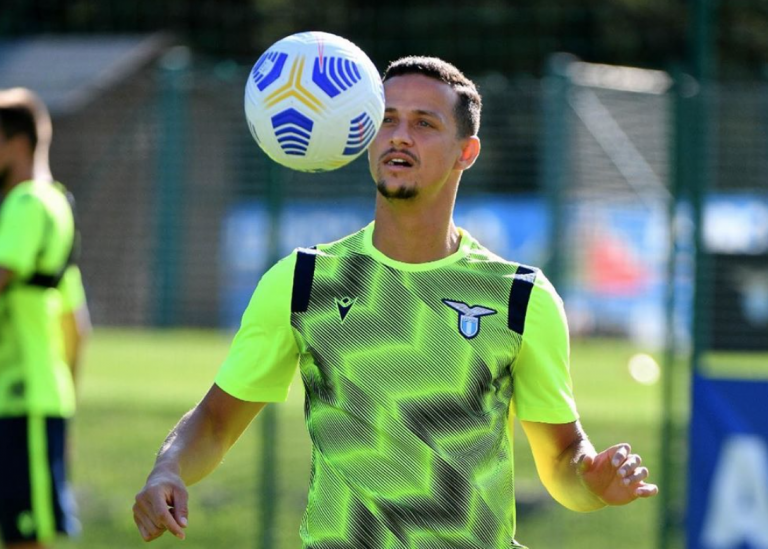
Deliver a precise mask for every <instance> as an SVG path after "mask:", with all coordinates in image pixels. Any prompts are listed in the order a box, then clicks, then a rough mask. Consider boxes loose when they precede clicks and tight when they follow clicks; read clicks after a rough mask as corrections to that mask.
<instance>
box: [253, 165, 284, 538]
mask: <svg viewBox="0 0 768 549" xmlns="http://www.w3.org/2000/svg"><path fill="white" fill-rule="evenodd" d="M283 170H285V168H283V167H281V166H279V165H278V164H277V163H275V162H270V166H269V180H268V182H267V196H266V202H267V216H268V218H269V244H268V247H267V250H268V253H267V257H268V265H267V268H268V269H269V268H270V267H272V265H274V264H275V263H276V262H277V261H278V259H280V255H281V253H282V250H281V247H280V234H281V232H280V221H281V218H282V210H283V198H284V191H283V179H284V176H283ZM259 421H260V423H261V472H260V473H261V474H260V478H261V501H260V502H259V508H260V509H261V515H260V517H259V525H260V530H261V531H260V544H259V546H258V547H259V549H262V548H264V549H266V548H272V547H274V546H275V545H274V541H275V518H276V516H277V513H276V511H277V507H278V504H279V499H280V494H279V491H278V486H277V476H278V473H279V471H278V469H279V467H278V459H277V445H278V442H279V441H278V432H277V431H278V429H277V424H278V409H277V406H274V405H267V406H266V407H265V408H264V409H263V410H262V412H261V414H259Z"/></svg>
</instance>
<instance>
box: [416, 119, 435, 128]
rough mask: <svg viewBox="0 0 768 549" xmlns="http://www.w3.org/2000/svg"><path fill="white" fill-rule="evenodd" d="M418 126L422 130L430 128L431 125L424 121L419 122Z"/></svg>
mask: <svg viewBox="0 0 768 549" xmlns="http://www.w3.org/2000/svg"><path fill="white" fill-rule="evenodd" d="M419 126H421V127H422V128H431V127H432V124H430V123H429V122H427V121H426V120H419Z"/></svg>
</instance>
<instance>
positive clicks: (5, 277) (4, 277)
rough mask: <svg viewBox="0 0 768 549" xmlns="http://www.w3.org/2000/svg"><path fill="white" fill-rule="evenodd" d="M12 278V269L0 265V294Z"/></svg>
mask: <svg viewBox="0 0 768 549" xmlns="http://www.w3.org/2000/svg"><path fill="white" fill-rule="evenodd" d="M12 279H13V271H9V270H8V269H6V268H5V267H0V294H1V293H3V291H4V290H5V289H6V288H7V287H8V284H10V283H11V280H12Z"/></svg>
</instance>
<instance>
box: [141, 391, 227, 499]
mask: <svg viewBox="0 0 768 549" xmlns="http://www.w3.org/2000/svg"><path fill="white" fill-rule="evenodd" d="M199 406H200V405H198V406H197V407H195V408H193V409H192V410H190V411H189V412H188V413H187V414H185V415H184V416H183V417H182V418H181V420H180V421H179V423H178V424H177V425H176V427H174V428H173V430H172V431H171V433H170V434H169V435H168V437H167V438H166V439H165V442H163V445H162V446H161V447H160V451H159V452H158V454H157V459H156V461H155V467H154V469H153V470H152V473H151V474H150V477H151V476H152V475H154V474H157V473H160V474H162V473H170V474H175V475H178V476H180V477H181V479H182V480H183V481H184V483H185V484H186V485H191V484H194V483H196V482H198V481H200V480H202V479H203V478H205V477H206V476H208V475H209V474H210V473H211V472H212V471H213V470H214V469H216V467H217V466H218V465H219V463H221V461H222V459H224V455H225V454H226V452H227V450H228V449H229V446H230V444H229V443H228V442H227V441H225V440H223V439H222V437H220V436H219V435H218V434H217V432H216V429H215V426H214V425H213V422H212V421H211V420H210V419H207V418H206V416H205V414H203V413H202V411H201V410H200V408H199Z"/></svg>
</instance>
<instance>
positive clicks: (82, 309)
mask: <svg viewBox="0 0 768 549" xmlns="http://www.w3.org/2000/svg"><path fill="white" fill-rule="evenodd" d="M59 290H60V292H61V297H62V304H63V307H62V313H61V331H62V335H63V339H64V359H65V360H66V362H67V365H68V366H69V368H70V370H71V371H72V379H73V380H75V383H77V379H78V371H79V366H80V362H81V359H82V354H83V353H82V350H83V347H84V344H85V341H86V339H87V337H88V335H89V334H90V333H91V317H90V314H89V312H88V303H87V301H86V299H85V289H84V288H83V281H82V277H81V275H80V269H78V268H77V266H76V265H71V266H69V267H68V268H67V270H66V271H65V273H64V276H63V277H62V279H61V282H60V283H59Z"/></svg>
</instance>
